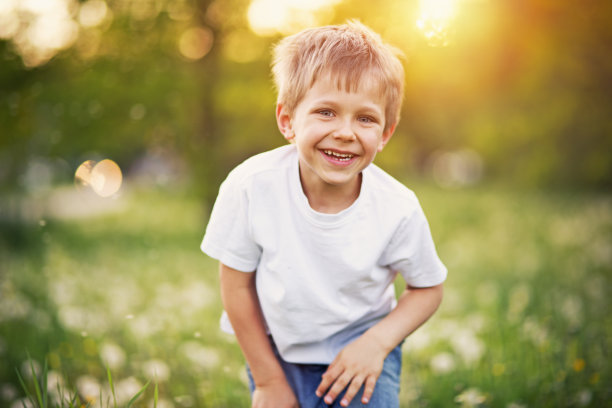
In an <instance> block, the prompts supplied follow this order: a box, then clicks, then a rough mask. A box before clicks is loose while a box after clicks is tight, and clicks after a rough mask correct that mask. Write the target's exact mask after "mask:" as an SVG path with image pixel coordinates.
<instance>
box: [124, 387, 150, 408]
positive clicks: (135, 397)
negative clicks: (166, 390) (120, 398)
mask: <svg viewBox="0 0 612 408" xmlns="http://www.w3.org/2000/svg"><path fill="white" fill-rule="evenodd" d="M150 382H151V381H147V383H146V384H145V385H144V387H142V388H141V389H140V391H138V392H137V393H136V395H134V396H133V397H132V399H131V400H130V402H128V404H127V408H130V407H131V406H132V404H133V403H134V402H135V401H136V400H137V399H138V397H140V395H141V394H142V393H143V392H144V391H145V390H146V389H147V387H148V386H149V383H150Z"/></svg>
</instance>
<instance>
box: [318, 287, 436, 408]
mask: <svg viewBox="0 0 612 408" xmlns="http://www.w3.org/2000/svg"><path fill="white" fill-rule="evenodd" d="M442 292H443V289H442V284H440V285H437V286H432V287H427V288H416V287H411V286H407V287H406V289H405V290H404V292H403V293H402V295H401V296H400V298H399V300H398V303H397V307H396V308H395V309H393V310H392V311H391V313H389V314H388V315H387V316H386V317H385V318H384V319H382V320H381V321H380V322H378V323H377V324H376V325H374V326H372V327H371V328H370V329H369V330H368V331H366V332H365V333H364V334H363V335H362V336H361V337H359V338H358V339H357V340H355V341H354V342H352V343H351V344H349V345H348V346H346V347H345V348H344V349H343V350H342V351H341V352H340V353H339V354H338V356H336V358H335V359H334V361H333V362H332V363H331V364H330V366H329V368H328V369H327V371H326V372H325V374H323V379H322V381H321V383H320V384H319V387H318V388H317V391H316V393H317V395H318V396H322V395H323V394H324V393H325V392H326V391H327V394H326V396H325V402H326V403H328V404H330V403H331V402H332V401H334V400H335V399H336V397H337V396H338V394H340V392H341V391H342V390H343V389H344V388H346V387H347V385H348V389H347V391H346V394H345V396H344V398H343V399H342V401H341V405H342V406H348V404H349V403H350V402H351V400H352V399H353V397H354V396H355V394H357V392H358V391H359V389H360V388H361V386H362V385H364V384H365V390H364V393H363V398H362V400H361V402H362V403H364V404H367V403H368V401H369V400H370V398H371V396H372V392H373V391H374V386H375V385H376V381H377V380H378V377H379V376H380V373H381V371H382V368H383V363H384V360H385V358H386V357H387V355H388V354H389V353H390V352H391V350H393V349H394V348H395V347H396V346H397V345H398V344H399V343H400V342H401V341H402V340H403V339H404V338H406V337H407V336H408V335H410V334H411V333H412V332H413V331H415V330H416V329H417V328H418V327H419V326H421V325H422V324H423V323H425V322H426V321H427V319H429V318H430V317H431V315H433V313H434V312H435V311H436V309H437V308H438V306H439V305H440V302H441V301H442ZM330 387H331V388H330Z"/></svg>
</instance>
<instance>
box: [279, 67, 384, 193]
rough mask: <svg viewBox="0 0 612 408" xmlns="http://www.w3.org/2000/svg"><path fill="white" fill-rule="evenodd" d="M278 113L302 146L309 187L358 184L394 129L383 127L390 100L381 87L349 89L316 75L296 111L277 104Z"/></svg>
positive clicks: (285, 132) (287, 133)
mask: <svg viewBox="0 0 612 408" xmlns="http://www.w3.org/2000/svg"><path fill="white" fill-rule="evenodd" d="M276 117H277V121H278V125H279V128H280V130H281V132H282V133H283V135H284V136H285V138H286V139H287V140H289V141H290V142H293V143H295V144H296V146H297V149H298V154H299V160H300V175H301V177H302V183H305V184H306V185H305V186H304V187H306V188H308V187H311V188H312V187H315V188H316V187H323V186H327V187H328V186H330V185H331V186H337V187H347V188H352V187H354V186H355V183H358V182H359V174H360V173H361V171H362V170H363V169H364V168H366V167H367V166H368V165H369V164H370V163H372V161H373V160H374V156H376V153H377V152H379V151H381V150H382V149H383V147H384V146H385V144H386V143H387V142H388V141H389V139H390V137H391V134H392V133H393V130H394V128H395V124H393V125H392V126H389V129H388V130H387V131H385V130H384V129H385V101H384V100H383V97H382V96H381V95H380V93H379V92H378V88H377V87H375V86H368V85H367V84H366V85H363V86H360V87H359V89H358V90H357V91H356V92H347V91H345V90H339V89H338V87H337V86H336V83H335V82H333V81H331V80H330V79H319V80H317V81H316V82H315V83H314V85H313V87H312V88H311V89H310V90H309V91H308V92H307V93H306V95H304V98H303V99H302V100H301V101H300V102H299V103H298V105H297V107H296V108H295V110H294V112H293V113H292V114H290V113H288V112H287V110H286V109H285V108H284V107H283V106H282V105H278V106H277V111H276ZM321 183H322V184H321Z"/></svg>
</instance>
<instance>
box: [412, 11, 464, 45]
mask: <svg viewBox="0 0 612 408" xmlns="http://www.w3.org/2000/svg"><path fill="white" fill-rule="evenodd" d="M456 3H457V0H421V1H420V7H419V10H420V11H419V17H418V19H417V21H416V26H417V28H418V29H419V30H420V31H421V32H422V33H423V35H424V36H425V38H426V40H427V43H428V44H429V45H431V46H447V45H448V44H449V38H448V37H449V31H450V28H451V24H452V21H453V19H454V17H455V14H456V7H455V6H456Z"/></svg>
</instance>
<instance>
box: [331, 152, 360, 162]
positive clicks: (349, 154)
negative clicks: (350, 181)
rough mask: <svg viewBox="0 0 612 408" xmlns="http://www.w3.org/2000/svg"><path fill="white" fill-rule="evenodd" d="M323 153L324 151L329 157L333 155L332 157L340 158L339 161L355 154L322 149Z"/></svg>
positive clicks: (348, 158) (350, 157)
mask: <svg viewBox="0 0 612 408" xmlns="http://www.w3.org/2000/svg"><path fill="white" fill-rule="evenodd" d="M323 153H325V154H326V155H328V156H329V157H333V158H334V159H336V160H340V161H349V160H351V159H352V158H353V157H355V155H354V154H351V153H338V152H334V151H332V150H323Z"/></svg>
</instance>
